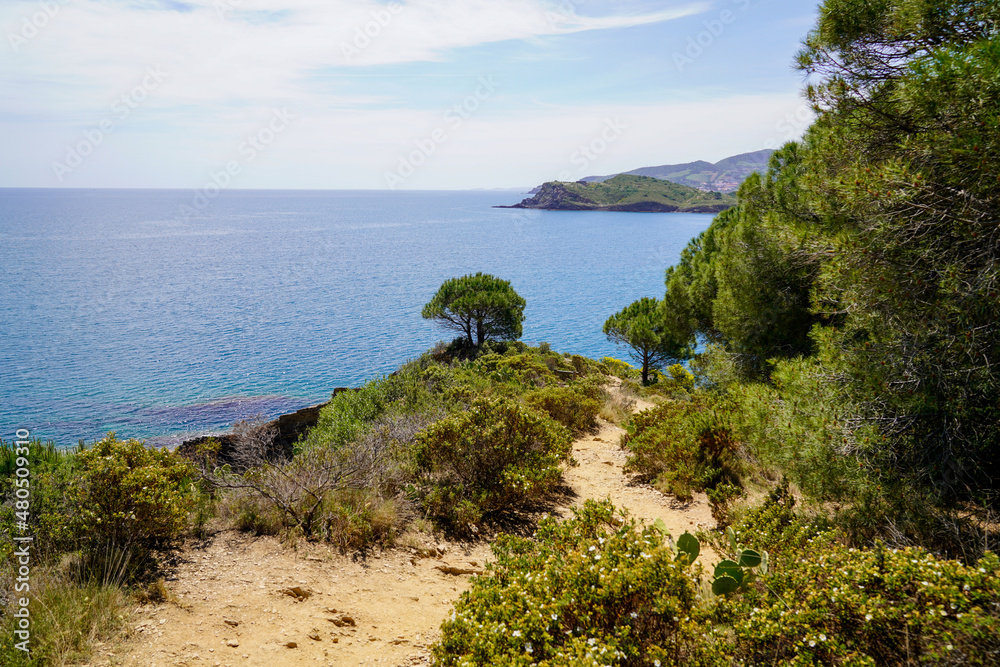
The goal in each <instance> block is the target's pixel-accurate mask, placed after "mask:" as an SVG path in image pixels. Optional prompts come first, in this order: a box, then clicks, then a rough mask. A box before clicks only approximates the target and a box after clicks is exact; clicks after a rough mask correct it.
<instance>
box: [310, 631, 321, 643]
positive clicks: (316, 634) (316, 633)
mask: <svg viewBox="0 0 1000 667" xmlns="http://www.w3.org/2000/svg"><path fill="white" fill-rule="evenodd" d="M309 639H311V640H313V641H316V642H318V641H322V640H323V638H322V637H321V636H320V634H319V630H313V631H312V632H310V633H309Z"/></svg>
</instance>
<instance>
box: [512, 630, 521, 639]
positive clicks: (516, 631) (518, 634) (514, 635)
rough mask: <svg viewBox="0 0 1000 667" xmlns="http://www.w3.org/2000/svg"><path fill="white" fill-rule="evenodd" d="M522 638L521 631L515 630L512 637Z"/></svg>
mask: <svg viewBox="0 0 1000 667" xmlns="http://www.w3.org/2000/svg"><path fill="white" fill-rule="evenodd" d="M520 636H521V631H520V630H514V632H513V634H511V637H520Z"/></svg>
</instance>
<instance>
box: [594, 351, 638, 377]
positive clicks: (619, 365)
mask: <svg viewBox="0 0 1000 667" xmlns="http://www.w3.org/2000/svg"><path fill="white" fill-rule="evenodd" d="M601 365H603V366H604V368H605V369H606V370H605V372H606V373H607V374H608V375H614V376H616V377H619V378H621V379H623V380H625V379H628V378H631V379H633V380H634V379H636V378H638V377H639V369H638V368H636V367H635V366H633V365H632V364H630V363H628V362H627V361H622V360H621V359H615V358H614V357H602V358H601Z"/></svg>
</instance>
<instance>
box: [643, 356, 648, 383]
mask: <svg viewBox="0 0 1000 667" xmlns="http://www.w3.org/2000/svg"><path fill="white" fill-rule="evenodd" d="M648 384H649V355H648V354H644V355H642V386H643V387H645V386H647V385H648Z"/></svg>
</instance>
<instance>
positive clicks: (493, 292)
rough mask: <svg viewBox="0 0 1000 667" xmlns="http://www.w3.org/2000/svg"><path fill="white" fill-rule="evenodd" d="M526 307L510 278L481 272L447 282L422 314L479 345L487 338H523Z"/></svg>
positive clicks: (472, 345) (474, 344)
mask: <svg viewBox="0 0 1000 667" xmlns="http://www.w3.org/2000/svg"><path fill="white" fill-rule="evenodd" d="M524 306H525V302H524V299H522V298H521V296H520V295H519V294H518V293H517V292H515V291H514V289H513V288H512V287H511V286H510V283H509V282H508V281H506V280H501V279H500V278H496V277H494V276H491V275H487V274H484V273H481V272H480V273H477V274H475V275H467V276H462V277H461V278H450V279H448V280H446V281H444V284H442V285H441V287H440V289H438V291H437V293H436V294H435V295H434V298H433V299H431V300H430V302H429V303H428V304H427V305H426V306H424V309H423V312H422V313H421V314H422V315H423V317H424V319H428V320H434V321H435V322H437V323H438V324H440V325H441V326H443V327H444V328H445V329H451V330H452V331H458V332H460V333H463V334H465V339H466V342H467V343H468V345H469V346H470V347H477V348H478V347H480V346H481V345H482V344H483V343H484V342H485V341H487V340H517V339H518V338H520V337H521V322H523V321H524Z"/></svg>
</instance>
